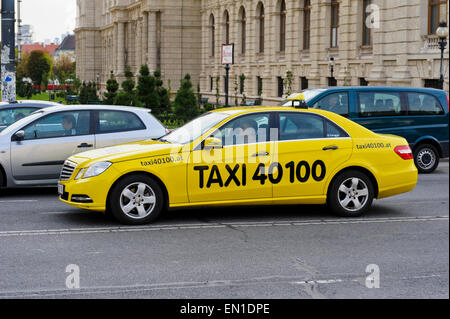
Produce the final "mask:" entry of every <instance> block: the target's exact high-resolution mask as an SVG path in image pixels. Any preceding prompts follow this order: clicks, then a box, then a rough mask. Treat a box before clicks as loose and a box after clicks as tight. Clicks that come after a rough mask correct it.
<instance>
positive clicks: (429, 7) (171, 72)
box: [75, 0, 449, 103]
mask: <svg viewBox="0 0 450 319" xmlns="http://www.w3.org/2000/svg"><path fill="white" fill-rule="evenodd" d="M448 7H449V6H448V1H442V0H395V1H393V0H171V1H167V0H166V1H164V0H78V8H79V12H78V26H77V29H76V30H75V31H76V36H77V72H78V75H79V76H80V78H81V79H82V80H91V81H98V82H99V83H101V84H102V85H103V86H104V84H105V82H106V80H107V78H108V76H109V71H110V70H114V72H115V73H116V74H117V75H118V77H119V79H120V77H121V76H123V71H124V68H125V65H129V66H130V67H131V68H132V70H133V71H134V72H135V73H136V71H137V69H138V66H139V65H140V64H142V63H147V64H148V65H149V66H150V68H151V69H152V70H154V69H158V68H160V69H161V71H162V73H163V77H164V79H165V82H166V85H167V81H168V80H170V81H171V83H172V85H171V87H172V90H173V91H174V90H176V89H177V88H178V82H179V80H180V79H181V78H182V76H183V75H184V74H185V73H190V74H191V75H192V77H193V82H194V84H195V83H200V85H201V91H202V95H203V96H204V97H208V98H209V99H210V101H215V99H216V94H217V93H216V88H219V96H220V99H221V100H222V101H223V96H224V76H225V68H224V67H223V65H221V63H220V62H221V45H222V44H224V43H234V44H235V64H234V65H233V66H232V67H231V71H230V95H231V98H230V99H231V101H233V100H234V97H233V95H234V92H236V87H239V82H240V79H239V75H241V74H244V75H245V77H246V79H245V81H244V84H245V88H244V91H243V92H242V93H243V94H245V96H246V97H247V98H248V99H256V98H257V97H258V95H259V94H261V96H262V98H263V100H264V103H274V102H277V101H280V100H281V98H282V97H283V96H284V95H285V94H286V93H287V91H289V90H292V91H299V90H301V89H304V88H307V87H309V88H311V87H319V86H327V85H392V86H418V87H423V86H436V85H437V82H438V81H437V80H438V79H439V74H440V51H439V46H438V39H437V37H436V36H435V35H434V32H435V29H436V27H437V24H438V23H439V21H447V17H448ZM445 61H446V62H445V79H446V80H445V81H446V82H445V88H446V90H447V91H448V85H449V82H448V72H449V71H448V46H447V49H446V52H445ZM288 73H291V74H292V76H291V77H287V74H288ZM287 78H290V80H289V81H287V80H286V79H287ZM217 79H218V81H217ZM236 83H237V85H236ZM288 84H289V85H288ZM289 86H290V89H289V88H288V87H289ZM237 91H238V95H239V99H241V96H242V95H241V92H240V88H238V90H237Z"/></svg>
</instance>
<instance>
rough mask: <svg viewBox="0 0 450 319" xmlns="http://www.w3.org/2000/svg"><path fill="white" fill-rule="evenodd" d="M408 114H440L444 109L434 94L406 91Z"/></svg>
mask: <svg viewBox="0 0 450 319" xmlns="http://www.w3.org/2000/svg"><path fill="white" fill-rule="evenodd" d="M407 95H408V105H409V111H408V114H409V115H442V114H444V110H443V109H442V106H441V103H440V102H439V100H438V99H436V98H435V97H434V96H432V95H430V94H426V93H408V94H407Z"/></svg>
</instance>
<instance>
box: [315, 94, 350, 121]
mask: <svg viewBox="0 0 450 319" xmlns="http://www.w3.org/2000/svg"><path fill="white" fill-rule="evenodd" d="M313 108H315V109H321V110H325V111H330V112H334V113H337V114H339V115H342V116H346V117H348V94H347V92H338V93H332V94H329V95H327V96H325V97H324V98H322V99H321V100H319V101H318V102H317V103H315V104H314V105H313Z"/></svg>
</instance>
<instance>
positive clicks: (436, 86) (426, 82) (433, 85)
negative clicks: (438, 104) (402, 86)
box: [424, 79, 442, 90]
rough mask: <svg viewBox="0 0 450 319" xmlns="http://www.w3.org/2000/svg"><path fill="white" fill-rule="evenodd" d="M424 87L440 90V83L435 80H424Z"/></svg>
mask: <svg viewBox="0 0 450 319" xmlns="http://www.w3.org/2000/svg"><path fill="white" fill-rule="evenodd" d="M424 87H426V88H433V89H440V90H442V86H441V82H440V81H439V80H436V79H426V80H424Z"/></svg>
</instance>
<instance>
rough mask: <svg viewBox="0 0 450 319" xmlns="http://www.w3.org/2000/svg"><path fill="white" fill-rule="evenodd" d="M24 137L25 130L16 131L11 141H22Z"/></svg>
mask: <svg viewBox="0 0 450 319" xmlns="http://www.w3.org/2000/svg"><path fill="white" fill-rule="evenodd" d="M24 139H25V131H22V130H20V131H17V132H16V133H15V134H14V135H13V136H12V139H11V140H12V141H13V142H20V141H23V140H24Z"/></svg>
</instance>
